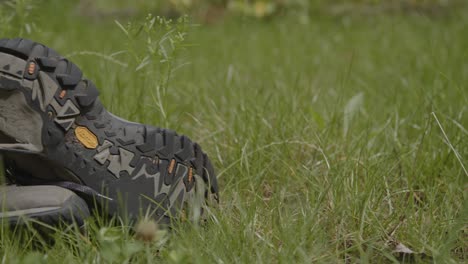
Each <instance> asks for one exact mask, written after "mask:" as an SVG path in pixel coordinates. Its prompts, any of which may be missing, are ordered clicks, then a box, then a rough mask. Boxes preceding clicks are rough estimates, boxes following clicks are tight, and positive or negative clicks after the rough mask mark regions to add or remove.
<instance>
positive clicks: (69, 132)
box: [0, 39, 218, 222]
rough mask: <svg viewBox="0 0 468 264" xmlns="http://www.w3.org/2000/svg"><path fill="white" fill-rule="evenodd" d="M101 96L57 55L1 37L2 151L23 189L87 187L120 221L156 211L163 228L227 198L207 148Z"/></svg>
mask: <svg viewBox="0 0 468 264" xmlns="http://www.w3.org/2000/svg"><path fill="white" fill-rule="evenodd" d="M98 94H99V92H98V90H97V89H96V87H95V85H94V84H93V83H92V82H91V81H90V80H87V79H84V78H83V76H82V72H81V70H80V69H79V68H78V67H77V66H76V65H75V64H73V63H72V62H70V61H68V60H67V59H66V58H63V57H61V56H60V55H58V53H56V52H55V51H54V50H52V49H50V48H48V47H45V46H44V45H42V44H39V43H35V42H32V41H30V40H26V39H1V40H0V152H2V153H4V157H5V163H6V167H7V168H8V171H9V172H10V174H12V175H13V176H15V175H22V176H21V177H20V178H21V179H18V180H17V181H19V182H21V183H23V184H28V182H29V181H31V182H32V181H34V184H38V182H44V183H47V184H54V183H56V182H60V183H61V186H62V187H63V186H64V185H65V187H67V188H68V187H70V186H71V187H72V188H70V189H73V190H74V191H77V190H76V189H79V190H78V193H79V192H80V190H81V195H85V196H91V197H92V198H93V199H94V200H95V201H97V204H98V205H99V206H100V207H102V208H107V210H108V212H109V213H110V214H111V215H115V214H117V213H119V214H120V215H127V216H128V215H130V216H132V217H133V218H134V217H137V216H138V215H141V214H145V215H146V214H148V213H150V214H153V216H154V217H155V218H156V219H157V220H159V221H160V222H170V219H172V218H177V217H178V216H180V214H181V212H182V211H185V213H187V212H191V213H193V215H194V216H197V215H199V214H200V213H202V211H203V208H204V206H205V205H206V203H207V201H218V184H217V179H216V175H215V172H214V169H213V166H212V164H211V162H210V160H209V159H208V157H207V155H206V154H205V153H203V152H202V150H201V148H200V146H199V145H198V144H196V143H193V142H192V141H190V139H188V138H187V137H185V136H181V135H178V134H177V133H175V132H174V131H172V130H169V129H163V128H157V127H151V126H147V125H142V124H138V123H133V122H129V121H126V120H123V119H121V118H119V117H116V116H114V115H113V114H111V113H109V112H108V111H106V109H105V108H104V107H103V105H102V104H101V102H100V101H99V99H98ZM11 172H13V173H11ZM77 186H78V187H77ZM80 186H83V188H81V187H80Z"/></svg>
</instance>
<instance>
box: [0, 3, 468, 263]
mask: <svg viewBox="0 0 468 264" xmlns="http://www.w3.org/2000/svg"><path fill="white" fill-rule="evenodd" d="M466 12H468V10H466V9H461V10H457V11H453V12H452V13H450V14H447V15H441V16H433V17H430V16H425V15H417V14H409V15H408V14H406V15H403V14H392V15H385V14H384V15H369V16H352V15H349V16H341V17H327V16H318V17H311V18H310V20H309V23H308V24H300V23H298V22H297V20H296V19H294V18H277V19H272V20H271V21H263V22H262V21H250V20H243V19H233V20H228V21H226V22H224V23H220V24H216V25H211V26H196V27H192V28H191V29H190V30H189V35H188V39H187V42H186V43H189V44H190V45H189V46H187V47H186V48H185V50H184V51H182V52H181V53H180V54H179V55H178V58H179V59H178V60H174V64H173V65H172V69H174V68H177V70H175V71H174V72H173V73H172V75H171V77H170V79H169V81H168V82H167V83H166V82H165V80H166V79H165V77H164V75H162V74H163V73H165V70H167V69H166V68H158V65H154V66H152V67H145V68H143V70H141V71H138V72H135V71H134V68H135V67H134V66H135V65H136V64H135V61H136V60H132V59H131V58H129V57H128V56H125V55H116V56H113V57H112V60H109V59H108V57H106V56H107V55H110V54H113V53H115V52H118V51H121V50H129V49H128V46H127V43H128V42H127V40H126V37H125V35H124V34H123V33H122V31H121V30H120V29H119V27H118V26H116V25H115V23H114V22H113V21H112V19H103V20H89V19H86V18H82V17H78V16H77V15H76V14H75V13H74V12H73V11H72V10H71V7H70V6H64V4H63V3H62V2H55V3H54V2H53V1H52V4H49V5H47V4H46V5H44V6H39V5H38V6H36V7H35V9H34V10H33V11H31V13H30V14H29V15H27V17H24V18H22V19H19V21H34V24H35V26H34V27H32V28H33V30H31V31H30V32H29V33H28V31H27V30H23V29H22V27H18V26H15V25H17V24H13V25H10V27H9V28H8V29H5V34H6V35H7V36H8V37H13V36H15V35H17V34H19V33H20V32H21V34H22V35H23V36H25V37H28V38H32V39H34V40H37V41H39V42H43V43H46V44H47V45H49V46H51V47H54V48H55V49H56V50H58V51H59V52H60V53H61V54H63V55H67V54H69V55H72V60H73V61H74V62H75V63H76V64H78V65H80V67H81V69H82V70H83V71H84V73H85V75H86V76H87V77H88V78H89V79H91V80H93V81H94V82H95V83H96V85H97V86H98V87H99V88H100V91H101V98H102V101H103V102H104V104H105V105H106V106H107V107H108V108H109V109H110V110H111V111H112V112H114V113H116V114H118V115H120V116H122V117H124V118H127V119H131V120H134V121H138V122H143V123H149V124H153V125H158V126H165V127H170V128H172V129H175V130H177V131H178V132H180V133H183V134H186V135H189V136H190V137H191V138H192V139H194V140H196V141H198V142H199V143H200V144H201V145H202V146H203V148H204V149H205V150H206V151H207V153H208V154H209V155H210V156H211V158H212V159H213V160H214V163H215V165H216V167H217V171H218V173H219V179H220V186H221V188H222V189H221V204H220V206H219V208H217V209H214V210H213V217H212V219H211V220H210V221H209V222H208V224H207V225H205V226H202V227H197V226H192V225H189V224H181V225H180V226H178V227H176V228H175V230H174V231H173V232H171V233H166V234H160V236H159V240H158V241H157V242H155V243H154V244H151V245H143V244H140V243H139V242H138V241H135V240H134V239H133V238H132V236H131V234H129V227H125V226H124V227H118V226H117V227H115V226H112V225H107V227H105V226H106V225H105V226H104V227H103V226H99V225H97V224H94V223H93V222H92V221H91V223H90V231H89V232H88V234H86V235H85V236H82V235H79V234H78V232H73V231H63V232H58V233H57V234H56V235H55V239H56V241H55V243H47V242H44V241H43V240H42V238H41V236H40V235H38V234H37V233H35V232H33V231H31V230H29V231H28V230H26V231H24V232H23V231H21V232H20V231H18V232H19V233H18V232H17V233H14V234H13V233H12V232H8V231H7V230H6V229H5V228H3V229H2V235H1V238H0V253H1V255H2V262H4V263H21V262H24V263H29V262H31V263H38V262H39V261H40V260H41V261H42V262H44V263H45V262H47V263H64V262H68V263H91V262H93V263H94V262H115V263H122V262H128V261H132V262H147V263H151V262H159V261H160V262H167V263H206V262H209V263H233V262H240V263H252V262H259V263H291V262H305V263H355V262H359V263H381V262H388V263H392V262H398V261H399V258H398V255H397V254H394V253H393V252H392V251H393V249H394V245H395V244H397V243H402V244H404V245H406V246H407V247H409V248H410V249H412V250H413V251H415V252H417V253H423V254H415V258H416V261H417V262H431V261H433V262H436V263H458V262H463V261H466V260H467V258H468V255H467V254H468V253H467V250H468V243H467V219H468V211H467V208H468V207H467V206H466V200H467V191H466V190H467V188H468V182H467V177H468V175H467V173H466V167H467V166H468V162H467V157H468V140H467V138H468V131H467V130H468V89H467V87H466V84H467V83H468V30H467V29H468V16H466V15H465V14H466ZM138 45H139V44H137V46H138ZM134 50H135V51H137V52H142V51H141V50H140V49H139V48H135V49H134ZM90 51H92V52H90ZM93 54H94V55H93ZM96 54H97V55H96ZM144 54H145V53H144V52H142V53H139V55H144ZM103 55H106V56H103ZM106 58H107V59H106ZM115 60H118V61H119V62H118V63H116V62H115ZM123 64H125V65H128V66H126V67H125V66H123ZM177 66H181V67H177ZM161 67H163V66H161ZM158 87H159V88H158ZM75 231H76V230H75ZM424 255H426V257H425V258H424V257H423V256H424Z"/></svg>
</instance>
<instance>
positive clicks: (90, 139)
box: [75, 126, 99, 149]
mask: <svg viewBox="0 0 468 264" xmlns="http://www.w3.org/2000/svg"><path fill="white" fill-rule="evenodd" d="M75 136H76V138H77V139H78V140H79V141H80V142H81V144H83V146H85V147H86V148H88V149H95V148H97V146H98V145H99V141H98V139H97V137H96V135H94V134H93V132H91V131H89V129H88V128H87V127H82V126H78V127H76V128H75Z"/></svg>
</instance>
